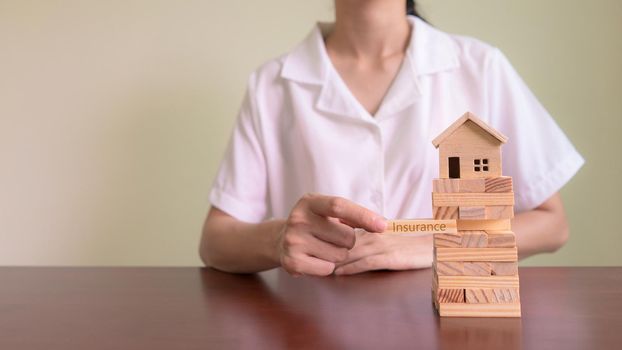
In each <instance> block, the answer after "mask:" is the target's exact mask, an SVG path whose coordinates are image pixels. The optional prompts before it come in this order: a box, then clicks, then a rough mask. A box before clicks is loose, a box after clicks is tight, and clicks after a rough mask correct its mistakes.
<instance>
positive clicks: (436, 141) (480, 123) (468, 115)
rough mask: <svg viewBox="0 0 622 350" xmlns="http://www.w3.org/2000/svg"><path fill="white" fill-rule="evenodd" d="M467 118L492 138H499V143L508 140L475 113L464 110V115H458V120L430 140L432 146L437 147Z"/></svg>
mask: <svg viewBox="0 0 622 350" xmlns="http://www.w3.org/2000/svg"><path fill="white" fill-rule="evenodd" d="M467 120H470V121H472V122H473V123H475V124H476V125H477V126H479V127H480V128H482V129H484V131H486V132H487V133H489V134H490V135H492V136H493V137H494V138H496V139H497V140H499V141H500V142H501V143H506V142H507V141H508V138H507V136H505V135H503V134H502V133H500V132H498V131H497V130H495V129H493V128H492V127H490V125H488V124H486V123H484V121H482V120H481V119H479V118H478V117H477V116H475V114H473V113H471V112H466V113H464V115H463V116H462V117H460V118H459V119H458V120H456V121H455V122H453V124H451V125H450V126H449V127H448V128H447V129H445V131H443V132H442V133H441V134H440V135H438V136H437V137H436V138H435V139H434V140H432V144H433V145H434V147H436V148H438V146H439V145H440V144H441V143H442V142H443V141H444V140H445V139H446V138H447V137H449V135H451V134H453V133H454V131H456V130H458V128H459V127H461V126H462V124H464V123H466V122H467Z"/></svg>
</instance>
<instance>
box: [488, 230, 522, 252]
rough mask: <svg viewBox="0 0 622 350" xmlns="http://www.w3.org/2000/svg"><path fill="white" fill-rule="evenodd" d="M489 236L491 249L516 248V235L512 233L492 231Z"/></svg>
mask: <svg viewBox="0 0 622 350" xmlns="http://www.w3.org/2000/svg"><path fill="white" fill-rule="evenodd" d="M486 233H487V234H488V247H489V248H513V247H516V235H515V234H514V232H512V231H490V230H487V231H486Z"/></svg>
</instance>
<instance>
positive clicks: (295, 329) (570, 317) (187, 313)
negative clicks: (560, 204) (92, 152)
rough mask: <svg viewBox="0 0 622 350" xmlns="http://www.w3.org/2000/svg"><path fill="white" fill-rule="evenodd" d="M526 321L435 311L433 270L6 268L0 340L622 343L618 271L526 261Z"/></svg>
mask: <svg viewBox="0 0 622 350" xmlns="http://www.w3.org/2000/svg"><path fill="white" fill-rule="evenodd" d="M520 276H521V302H522V307H523V309H522V311H523V317H522V319H467V318H443V319H440V318H439V317H438V316H437V315H435V313H434V311H433V308H432V303H431V297H430V284H431V274H430V271H429V270H421V271H407V272H374V273H366V274H362V275H358V276H350V277H327V278H311V277H301V278H292V277H290V276H288V275H287V274H285V273H284V272H282V271H280V270H273V271H268V272H265V273H261V274H258V275H230V274H226V273H221V272H218V271H215V270H211V269H199V268H25V267H3V268H0V349H3V350H4V349H11V350H20V349H46V350H51V349H63V350H67V349H229V348H233V349H240V348H242V349H281V348H291V349H304V348H308V349H403V348H415V347H416V348H420V349H434V348H441V349H452V348H461V349H467V348H473V349H503V350H506V349H518V348H526V349H552V348H560V349H565V350H568V349H620V348H622V268H523V269H521V271H520Z"/></svg>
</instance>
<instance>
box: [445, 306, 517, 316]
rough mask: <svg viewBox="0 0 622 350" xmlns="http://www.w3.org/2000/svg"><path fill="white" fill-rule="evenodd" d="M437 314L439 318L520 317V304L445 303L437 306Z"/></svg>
mask: <svg viewBox="0 0 622 350" xmlns="http://www.w3.org/2000/svg"><path fill="white" fill-rule="evenodd" d="M438 313H439V315H440V316H441V317H521V312H520V303H513V304H511V303H510V304H467V303H453V304H452V303H445V304H440V305H439V306H438Z"/></svg>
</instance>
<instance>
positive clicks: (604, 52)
mask: <svg viewBox="0 0 622 350" xmlns="http://www.w3.org/2000/svg"><path fill="white" fill-rule="evenodd" d="M419 3H420V6H419V8H420V10H421V12H422V14H423V15H424V16H425V17H426V18H427V19H428V20H429V21H430V22H431V23H432V24H433V25H435V26H437V27H438V28H440V29H442V30H445V31H448V32H453V33H460V34H465V35H471V36H475V37H477V38H480V39H482V40H484V41H487V42H489V43H491V44H492V45H495V46H497V47H499V48H500V49H501V50H502V51H504V53H505V54H506V55H507V56H508V57H509V58H510V60H511V62H512V63H513V65H514V66H515V68H516V69H517V70H518V71H519V72H520V74H521V75H522V77H523V78H524V80H525V81H526V82H527V84H528V85H529V86H530V87H531V89H532V90H533V91H534V93H535V94H536V95H537V96H538V97H539V99H540V101H541V102H542V103H543V104H544V106H545V107H546V108H547V109H548V110H549V112H550V113H551V114H552V115H553V116H554V118H555V119H556V121H557V122H558V123H559V124H560V126H561V127H562V129H564V130H565V132H566V133H567V134H568V136H569V137H570V139H571V140H572V141H573V143H574V144H575V146H576V147H577V149H578V150H579V152H581V153H582V155H583V156H584V157H585V158H586V161H587V162H586V165H585V166H584V168H583V169H582V170H581V171H580V172H579V173H578V175H577V176H576V177H575V178H574V179H573V180H572V181H571V182H570V183H569V184H568V185H567V186H566V187H565V188H564V190H563V192H562V195H563V197H564V199H565V203H566V207H567V212H568V215H569V218H570V223H571V238H570V241H569V242H568V244H567V245H566V246H565V247H564V248H562V249H561V250H560V251H558V252H557V253H555V254H548V255H540V256H537V257H533V258H530V259H528V260H526V261H524V262H523V263H522V264H523V265H622V232H620V229H619V228H618V226H617V224H618V220H617V219H618V215H621V214H620V208H621V207H622V206H621V205H620V203H618V201H617V199H620V198H622V190H621V186H620V183H621V182H620V178H621V177H622V172H621V161H620V160H621V159H620V155H619V154H618V153H616V152H619V151H620V150H621V149H622V141H621V138H620V132H622V88H621V84H622V39H621V38H622V1H619V0H595V1H589V2H585V1H578V0H549V1H536V0H506V1H498V0H497V1H495V0H473V1H461V0H436V1H432V0H427V1H419ZM332 11H333V2H332V1H331V0H321V1H303V0H263V1H241V0H226V1H224V0H222V1H207V0H203V1H199V0H186V1H173V0H166V1H165V0H123V1H120V0H108V1H93V0H91V1H83V0H55V1H45V0H39V1H36V0H0V265H197V264H200V260H199V258H198V254H197V246H198V240H199V237H200V230H201V226H202V222H203V219H204V216H205V213H206V211H207V209H208V206H209V204H208V202H207V194H208V191H209V188H210V185H211V182H212V179H213V177H214V175H215V172H216V170H217V167H218V165H219V162H220V159H221V156H222V153H223V151H224V148H225V146H226V142H227V140H228V137H229V133H230V130H231V128H232V126H233V122H234V120H235V117H236V114H237V110H238V107H239V105H240V102H241V99H242V95H243V93H244V87H245V83H246V79H247V77H248V75H249V74H250V73H251V71H252V70H253V69H255V68H256V67H257V66H259V65H260V64H261V63H262V62H265V61H266V60H268V59H270V58H272V57H274V56H277V55H280V54H282V53H284V52H287V51H288V50H290V49H291V48H292V47H294V46H295V45H296V43H298V42H299V41H300V40H302V39H303V38H304V36H305V35H306V34H307V33H308V32H309V30H310V29H311V27H312V26H313V25H314V23H315V22H316V21H318V20H322V21H329V20H331V18H332V16H333V15H332ZM616 154H617V155H616Z"/></svg>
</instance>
